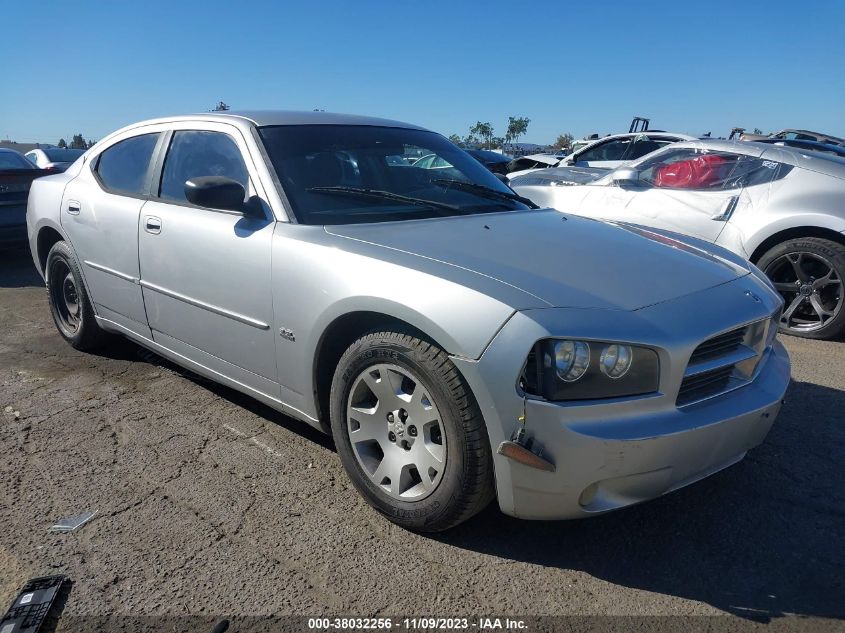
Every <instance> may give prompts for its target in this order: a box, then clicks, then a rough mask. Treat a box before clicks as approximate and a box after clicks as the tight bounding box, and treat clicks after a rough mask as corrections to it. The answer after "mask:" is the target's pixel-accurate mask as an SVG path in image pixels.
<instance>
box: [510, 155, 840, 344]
mask: <svg viewBox="0 0 845 633" xmlns="http://www.w3.org/2000/svg"><path fill="white" fill-rule="evenodd" d="M571 185H579V186H571ZM511 186H512V187H513V188H514V190H515V191H517V192H518V193H520V194H521V195H523V196H526V197H528V198H530V199H531V200H533V201H534V202H535V203H536V204H539V205H541V206H545V207H554V208H556V209H559V210H560V211H563V212H565V213H578V214H579V215H584V216H589V217H595V218H603V219H607V220H612V221H619V222H631V223H634V224H639V225H644V226H649V227H655V228H659V229H664V230H668V231H676V232H678V233H683V234H685V235H691V236H693V237H696V238H698V239H701V240H704V241H706V242H710V243H715V244H718V245H719V246H723V247H725V248H727V249H730V250H731V251H733V252H734V253H736V254H738V255H741V256H742V257H745V258H746V259H749V260H750V261H751V262H753V263H754V264H756V265H757V266H759V267H760V268H761V269H762V270H763V271H764V272H765V273H766V275H768V276H769V277H770V278H771V280H772V282H773V283H774V285H775V287H776V288H777V290H778V292H779V293H780V294H781V296H782V297H783V298H784V300H785V302H786V309H785V310H784V312H783V315H782V317H781V331H783V332H786V333H788V334H792V335H795V336H803V337H807V338H819V339H829V338H835V337H838V336H840V335H842V333H843V332H845V293H843V285H842V284H843V279H845V158H841V157H838V156H835V155H833V154H829V153H828V154H823V153H819V152H815V151H806V150H803V149H800V148H793V147H784V146H777V145H770V144H767V143H755V142H736V141H719V140H710V141H685V142H681V143H676V144H674V145H671V146H669V147H666V148H663V149H662V150H659V151H657V152H654V153H652V154H649V155H648V156H645V157H643V158H641V159H640V160H638V161H635V162H633V163H631V164H629V165H625V166H623V167H620V168H617V169H616V170H614V171H612V172H610V173H606V174H602V173H601V172H597V171H595V170H586V169H576V168H566V169H548V170H540V171H535V172H532V173H531V174H527V175H525V176H523V177H520V178H515V179H513V180H512V181H511ZM644 281H645V280H644Z"/></svg>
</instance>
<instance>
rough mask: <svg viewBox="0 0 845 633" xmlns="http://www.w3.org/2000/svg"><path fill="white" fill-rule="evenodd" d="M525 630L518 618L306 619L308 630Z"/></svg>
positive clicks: (522, 622) (525, 626) (523, 624)
mask: <svg viewBox="0 0 845 633" xmlns="http://www.w3.org/2000/svg"><path fill="white" fill-rule="evenodd" d="M394 628H395V629H398V630H407V631H417V630H459V629H463V630H476V631H507V630H512V631H518V630H522V631H524V630H527V628H528V626H527V624H526V622H525V621H524V620H521V619H518V618H489V617H486V618H436V617H416V618H308V629H309V630H316V631H319V630H326V631H328V630H390V629H394Z"/></svg>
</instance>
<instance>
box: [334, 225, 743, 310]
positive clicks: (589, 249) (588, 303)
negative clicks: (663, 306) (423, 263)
mask: <svg viewBox="0 0 845 633" xmlns="http://www.w3.org/2000/svg"><path fill="white" fill-rule="evenodd" d="M326 231H327V232H328V233H329V234H332V235H336V236H339V237H343V238H348V239H352V240H357V241H361V242H365V243H369V244H374V245H377V246H381V247H384V248H386V249H393V250H396V251H401V252H404V253H410V254H412V255H417V256H419V257H423V258H426V259H430V260H435V261H438V262H441V263H444V264H449V265H452V266H457V267H459V268H462V269H465V270H469V271H472V272H475V273H477V274H479V275H483V276H485V277H488V278H492V279H495V280H497V281H500V282H502V283H504V284H507V285H509V286H511V287H515V288H518V289H520V290H522V291H523V292H526V293H529V294H531V295H533V296H534V297H536V298H538V299H540V300H542V301H544V302H545V303H547V304H548V305H549V306H555V307H570V308H601V309H616V310H636V309H638V308H642V307H645V306H649V305H654V304H656V303H661V302H663V301H667V300H670V299H674V298H677V297H681V296H683V295H687V294H690V293H693V292H697V291H699V290H704V289H706V288H712V287H714V286H718V285H721V284H724V283H727V282H729V281H732V280H734V279H737V278H738V277H742V276H744V275H747V274H749V268H748V267H747V266H745V265H743V263H742V261H741V260H739V258H735V259H732V256H731V255H729V254H727V252H726V251H724V250H723V249H717V253H714V252H712V251H710V250H705V248H703V243H701V242H698V241H696V240H691V241H686V240H685V239H684V240H683V241H682V240H681V238H680V236H677V235H674V234H670V233H665V232H661V231H658V230H655V229H647V228H645V227H638V226H633V225H621V224H613V223H610V222H605V221H601V220H593V219H589V218H582V217H579V216H565V215H563V214H561V213H559V212H558V211H554V210H543V211H515V212H506V213H491V214H485V215H473V216H459V217H450V218H438V219H431V220H417V221H406V222H384V223H377V224H355V225H343V226H327V227H326ZM387 259H389V258H387ZM514 307H519V306H514Z"/></svg>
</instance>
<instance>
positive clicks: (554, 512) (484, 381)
mask: <svg viewBox="0 0 845 633" xmlns="http://www.w3.org/2000/svg"><path fill="white" fill-rule="evenodd" d="M636 142H637V140H636V138H633V139H630V140H628V141H627V143H628V144H627V146H626V151H630V150H631V148H632V147H635V146H636ZM745 146H746V147H748V148H751V147H752V144H746V145H745ZM755 147H763V146H755ZM674 148H675V146H673V145H670V146H668V147H665V148H663V149H661V150H659V152H660V153H659V156H663V157H664V158H665V157H666V155H667V153H671V152H675V151H677V150H675V149H674ZM766 149H767V150H771V151H773V152H776V153H777V152H791V151H793V150H790V149H789V148H771V147H766ZM685 151H686V152H687V154H684V155H676V154H671V155H672V156H674V157H675V158H673V159H672V160H656V161H655V159H654V158H653V157H654V156H655V155H656V154H650V155H649V156H651V157H652V158H650V159H645V160H651V161H652V162H651V163H648V165H646V166H645V167H644V160H643V159H640V162H638V163H637V162H635V167H633V168H627V171H622V169H623V168H617V170H616V171H615V172H611V173H615V174H617V176H619V175H620V174H626V175H627V176H626V178H627V179H626V180H624V181H620V180H619V179H618V178H617V180H615V181H613V180H612V182H614V183H616V182H618V183H620V184H607V185H606V188H607V190H608V191H611V192H615V193H616V194H618V195H622V196H629V195H633V194H629V191H631V190H632V189H636V188H637V187H642V186H643V185H642V184H637V183H646V182H657V183H659V187H660V188H663V187H665V188H668V189H671V190H672V191H676V190H677V191H680V190H683V189H684V185H685V184H687V185H689V184H695V185H696V187H697V189H695V190H696V191H699V190H700V196H703V198H702V199H706V198H709V197H710V196H709V195H708V194H712V195H713V196H723V194H724V193H725V192H728V193H729V194H730V192H735V191H736V190H737V187H738V183H740V182H741V184H742V187H741V188H740V189H741V192H740V193H734V194H733V195H734V196H735V197H736V200H735V201H734V202H730V204H728V205H727V206H725V207H724V208H723V206H722V203H721V202H720V201H710V202H712V204H713V206H714V208H716V209H717V210H718V212H719V213H720V214H722V215H724V216H729V215H731V214H734V213H735V214H736V215H737V216H739V215H740V210H739V208H738V207H739V205H740V198H742V197H743V196H751V195H752V193H753V192H751V190H752V189H753V186H755V185H756V184H758V183H764V182H769V183H770V184H772V186H773V184H774V183H779V184H780V185H782V186H785V187H786V188H787V189H788V190H792V191H795V192H796V193H798V191H797V185H798V184H800V183H798V182H795V183H794V184H793V177H794V176H795V174H797V173H798V172H799V171H800V172H807V174H806V175H801V176H800V178H810V179H815V180H814V184H817V183H821V182H822V180H823V179H824V178H827V177H829V174H827V173H826V172H825V170H832V169H833V168H832V167H830V165H829V164H828V162H822V163H820V165H821V167H817V166H816V167H814V168H813V169H809V168H806V169H805V168H804V167H803V166H799V165H797V164H794V162H797V160H796V161H793V162H790V160H789V156H781V155H780V154H777V156H775V157H768V156H766V157H763V156H749V155H747V154H742V153H739V154H737V155H736V156H737V157H736V158H733V157H731V156H730V151H731V150H730V148H726V147H722V148H712V149H705V148H703V147H701V146H698V145H695V146H691V147H688V148H687V149H686V150H685ZM761 154H762V150H761ZM615 155H616V156H617V157H618V154H615ZM626 155H627V154H626ZM406 156H415V157H418V158H417V159H416V160H414V162H413V163H412V162H410V161H409V160H408V159H407V158H405V157H406ZM746 156H748V158H746ZM699 159H701V160H699ZM825 160H829V159H825ZM696 161H698V162H696ZM749 161H750V162H749ZM576 162H577V161H576ZM726 165H733V166H734V167H736V169H735V170H733V171H732V170H730V169H723V167H725V166H726ZM568 169H571V170H579V169H580V170H582V171H584V172H585V173H587V174H589V173H590V171H589V170H590V169H595V168H590V167H586V168H581V167H577V166H575V167H569V168H568ZM636 170H638V171H636ZM711 172H713V173H711ZM793 172H795V174H794V173H793ZM541 173H542V172H534V173H532V174H526V175H524V176H521V177H520V178H536V177H537V174H541ZM637 174H638V175H637ZM518 180H519V178H517V179H515V181H518ZM623 183H624V184H623ZM628 183H634V184H633V186H632V185H630V184H628ZM517 185H518V183H515V186H517ZM746 185H747V187H746ZM535 189H539V188H535ZM535 189H529V190H526V191H525V193H528V194H530V195H535V194H536V191H535ZM548 189H553V188H552V187H548ZM559 189H561V190H564V189H566V190H570V191H576V192H578V193H584V194H586V193H587V192H589V191H598V190H599V186H598V184H596V186H593V185H582V186H567V187H559ZM723 190H724V191H723ZM517 191H519V188H517ZM823 191H824V189H823ZM821 197H824V195H823V194H822V196H821ZM610 198H612V196H610V197H609V198H608V199H610ZM725 199H727V200H728V201H730V200H731V199H732V198H731V195H728V196H727V197H726V198H725ZM700 202H701V200H699V199H698V198H696V202H695V204H699V203H700ZM555 203H557V200H555ZM667 204H668V202H667ZM684 204H685V203H684V199H682V198H680V197H678V199H677V205H678V206H679V208H682V207H683V205H684ZM783 204H784V208H785V207H786V206H788V205H787V201H786V200H784V203H783ZM819 204H821V201H820V202H819ZM558 206H560V205H558ZM564 206H569V207H570V209H569V211H567V212H566V213H561V212H560V211H556V210H554V209H538V208H536V207H537V205H535V204H533V203H532V202H531V201H530V200H528V199H526V198H525V197H522V196H520V195H518V194H517V193H515V192H514V191H513V190H512V189H511V188H509V187H508V186H507V185H506V184H504V183H503V182H502V181H501V180H500V179H499V178H497V177H496V176H495V175H493V174H492V173H491V172H490V171H489V170H488V169H486V168H485V167H484V166H483V165H482V164H481V163H480V162H479V161H478V160H477V159H474V158H472V157H471V156H470V155H469V154H467V153H466V152H464V151H462V150H460V149H459V148H457V147H456V146H454V145H453V144H452V143H450V142H449V141H448V140H447V139H445V138H444V137H442V136H440V135H439V134H435V133H433V132H430V131H428V130H425V129H422V128H419V127H417V126H414V125H410V124H405V123H399V122H395V121H386V120H381V119H372V118H368V117H357V116H344V115H333V114H328V113H324V112H302V113H291V112H261V113H248V112H245V113H234V112H224V113H209V114H202V115H194V116H185V117H172V118H166V119H158V120H154V121H147V122H144V123H139V124H137V125H132V126H129V127H127V128H124V129H122V130H119V131H117V132H115V133H114V134H112V135H110V136H108V137H107V138H105V139H104V140H102V141H100V142H99V143H97V144H96V145H95V146H94V147H93V148H92V149H90V150H89V151H88V152H87V153H86V154H85V155H84V156H82V157H81V158H80V159H79V160H77V161H76V162H75V163H74V164H73V165H72V166H71V167H70V168H69V169H68V170H67V171H66V172H64V173H61V174H56V175H52V176H47V177H44V178H39V179H37V180H36V181H35V182H34V183H33V185H32V189H31V192H30V195H29V202H28V212H27V221H28V228H29V242H30V248H31V251H32V257H33V261H34V263H35V265H36V267H37V269H38V271H39V273H40V274H41V275H43V277H44V280H45V284H46V286H47V291H48V298H49V309H50V311H51V314H52V317H53V319H54V321H55V324H56V327H57V330H58V332H59V334H60V335H61V336H62V337H63V338H64V339H65V340H66V341H67V342H68V343H69V344H70V345H72V346H73V347H75V348H77V349H80V350H91V349H94V348H96V347H97V346H101V345H108V344H109V342H110V340H111V339H110V337H109V333H111V334H121V335H123V336H126V337H128V338H129V339H131V340H134V341H136V342H137V343H139V344H140V345H142V346H145V347H147V348H149V349H152V350H154V351H155V352H157V353H159V354H161V355H163V356H165V357H167V358H169V359H171V360H172V361H173V362H176V363H178V364H180V365H183V366H185V367H187V368H189V369H191V370H193V371H195V372H197V373H199V374H202V375H204V376H207V377H209V378H211V379H213V380H216V381H219V382H221V383H223V384H226V385H228V386H230V387H231V388H233V389H236V390H239V391H242V392H244V393H246V394H249V395H250V396H252V397H254V398H256V399H258V400H260V401H262V402H264V403H266V404H267V405H269V406H271V407H274V408H276V409H278V410H280V411H283V412H285V413H287V414H288V415H291V416H293V417H295V418H297V419H300V420H303V421H304V422H306V423H308V424H310V425H312V426H314V427H315V428H318V429H321V430H323V431H325V432H327V433H331V434H332V435H333V437H334V441H335V445H336V446H337V452H338V456H339V458H340V460H341V462H342V464H343V466H344V468H345V470H346V472H347V473H348V476H349V478H350V480H351V482H352V483H353V484H354V486H355V488H357V490H358V491H359V492H360V493H361V495H362V496H363V497H364V498H365V499H366V500H367V501H368V502H369V503H370V504H371V505H372V506H373V507H374V508H375V509H376V510H378V511H379V512H381V513H383V514H384V515H385V516H387V517H388V518H389V519H390V520H391V521H394V522H395V523H397V524H399V525H401V526H404V527H406V528H409V529H413V530H419V531H437V530H443V529H447V528H449V527H451V526H454V525H456V524H458V523H460V522H461V521H464V520H466V519H468V518H469V517H471V516H473V515H474V514H476V513H477V512H479V511H480V510H481V509H483V508H484V507H485V505H487V503H488V502H489V501H490V500H491V499H493V498H494V497H495V498H497V499H498V503H499V506H500V508H501V509H502V510H503V511H504V512H506V513H508V514H511V515H513V516H517V517H521V518H526V519H562V518H576V517H588V516H594V515H597V514H600V513H603V512H607V511H610V510H614V509H618V508H622V507H626V506H629V505H631V504H636V503H639V502H642V501H645V500H648V499H651V498H654V497H657V496H660V495H662V494H665V493H668V492H671V491H673V490H676V489H678V488H681V487H683V486H686V485H688V484H691V483H694V482H696V481H698V480H700V479H703V478H705V477H707V476H709V475H711V474H713V473H715V472H717V471H719V470H722V469H724V468H726V467H728V466H730V465H732V464H735V463H737V462H738V461H740V460H741V459H743V457H744V456H745V454H746V452H747V451H748V450H750V449H751V448H753V447H755V446H756V445H758V444H759V443H760V442H761V441H762V440H763V439H764V437H765V436H766V434H767V433H768V431H769V429H770V427H771V425H772V423H773V422H774V420H775V417H776V416H777V414H778V412H779V410H780V407H781V402H782V398H783V395H784V393H785V391H786V388H787V386H788V384H789V380H790V369H789V359H788V356H787V354H786V351H785V350H784V347H783V346H782V344H781V343H780V342H779V341H778V340H777V337H776V334H777V330H778V323H779V322H780V321H781V320H782V318H783V317H782V316H781V313H782V310H783V305H784V301H783V298H782V296H781V295H780V294H779V293H778V291H777V289H776V287H775V286H774V285H773V284H772V282H771V281H769V279H768V278H767V277H766V276H765V275H764V274H763V273H762V272H761V271H760V270H759V269H758V268H757V267H755V266H754V265H752V264H751V263H749V262H748V261H747V258H746V257H745V256H744V255H745V254H743V256H740V255H737V254H736V253H734V252H731V251H730V250H728V249H726V248H723V247H721V246H719V245H717V244H714V242H716V241H718V240H713V239H710V240H709V241H707V240H702V239H698V238H695V237H684V236H680V235H677V234H674V233H671V232H667V231H664V230H660V229H646V228H643V227H641V226H636V225H633V224H630V223H625V222H619V221H615V222H601V221H596V220H594V219H591V218H585V217H581V216H580V215H577V214H575V213H573V211H579V212H580V211H581V207H580V206H579V205H576V204H574V203H573V204H572V205H569V204H568V203H566V204H565V205H564ZM645 213H646V212H645V211H644V214H645ZM708 221H711V222H713V223H714V224H717V223H721V224H718V225H719V226H723V227H724V226H726V225H725V222H726V220H724V219H722V220H718V219H717V220H710V219H709V218H708ZM738 239H739V238H738ZM814 239H816V238H814ZM741 243H743V244H744V243H745V242H741ZM731 245H733V242H732V243H731ZM819 252H821V251H819ZM776 255H777V254H776ZM784 256H785V259H783V258H781V259H783V264H782V267H783V268H784V269H787V268H788V269H791V270H793V271H795V275H796V276H799V281H801V283H800V284H796V288H797V292H798V294H799V295H801V296H803V295H804V294H805V291H806V292H807V293H809V294H810V295H813V294H814V293H815V290H816V289H819V290H824V291H825V292H827V291H828V289H829V288H830V287H832V286H833V281H834V277H833V276H832V274H831V273H830V271H829V272H828V273H824V274H823V271H821V269H820V268H817V267H815V266H816V264H815V263H812V266H813V268H812V271H811V270H810V267H811V262H809V261H805V260H804V258H803V257H802V256H798V257H797V258H795V257H793V255H792V251H789V252H787V253H785V254H784ZM778 257H780V256H779V255H778ZM773 261H774V260H773ZM818 261H819V262H820V261H821V260H818ZM778 270H780V269H778ZM810 275H813V280H812V281H810ZM787 281H788V280H786V278H784V281H783V282H782V283H784V284H785V283H787ZM779 283H780V282H779ZM813 301H815V302H816V303H818V301H821V299H818V298H817V299H816V300H813ZM824 301H825V302H826V301H828V299H824ZM802 305H803V304H802ZM823 305H825V306H827V305H828V304H827V303H824V304H823ZM788 310H789V311H790V314H789V316H788V317H787V321H789V319H791V318H793V317H794V316H795V313H796V312H797V311H798V308H796V307H794V302H790V306H789V308H788ZM802 310H803V307H802ZM802 314H803V313H802ZM315 502H319V500H315Z"/></svg>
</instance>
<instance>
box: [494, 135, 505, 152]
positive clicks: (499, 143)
mask: <svg viewBox="0 0 845 633" xmlns="http://www.w3.org/2000/svg"><path fill="white" fill-rule="evenodd" d="M490 145H491V147H490V149H494V148H496V147H500V148H504V146H505V139H503V138H502V137H501V136H494V137H493V138H492V139H490Z"/></svg>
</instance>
